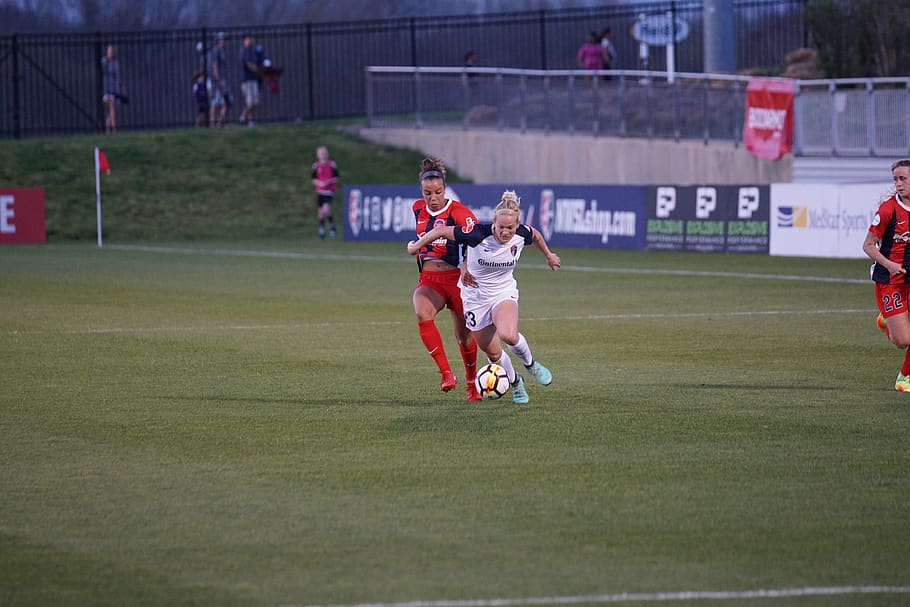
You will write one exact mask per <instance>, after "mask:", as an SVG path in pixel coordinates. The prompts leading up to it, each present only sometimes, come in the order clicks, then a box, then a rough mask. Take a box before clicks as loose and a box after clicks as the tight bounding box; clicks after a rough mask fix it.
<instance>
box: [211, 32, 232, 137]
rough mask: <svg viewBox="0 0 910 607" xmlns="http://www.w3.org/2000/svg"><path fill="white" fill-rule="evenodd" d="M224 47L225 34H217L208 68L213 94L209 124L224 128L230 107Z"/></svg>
mask: <svg viewBox="0 0 910 607" xmlns="http://www.w3.org/2000/svg"><path fill="white" fill-rule="evenodd" d="M224 45H225V41H224V32H218V33H217V34H215V41H214V44H213V45H212V52H211V53H210V55H209V58H208V66H207V69H208V72H209V81H208V87H209V90H210V92H211V107H210V109H209V111H210V115H209V124H211V125H212V126H224V121H225V118H226V117H227V110H228V105H229V103H228V99H229V97H230V93H229V92H228V83H227V57H226V56H225V54H224Z"/></svg>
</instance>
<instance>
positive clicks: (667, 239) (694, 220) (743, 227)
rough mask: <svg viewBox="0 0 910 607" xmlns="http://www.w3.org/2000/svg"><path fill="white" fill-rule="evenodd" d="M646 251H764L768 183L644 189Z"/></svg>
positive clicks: (766, 234) (768, 204)
mask: <svg viewBox="0 0 910 607" xmlns="http://www.w3.org/2000/svg"><path fill="white" fill-rule="evenodd" d="M645 191H646V194H645V196H646V200H647V202H646V208H647V215H648V221H647V233H646V236H645V242H646V245H647V248H648V249H654V250H661V249H663V250H671V251H714V252H724V253H767V252H768V236H769V234H768V218H769V209H770V199H769V196H770V194H769V192H770V188H769V186H767V185H762V186H756V185H742V186H735V185H705V186H658V187H653V186H650V187H647V188H645Z"/></svg>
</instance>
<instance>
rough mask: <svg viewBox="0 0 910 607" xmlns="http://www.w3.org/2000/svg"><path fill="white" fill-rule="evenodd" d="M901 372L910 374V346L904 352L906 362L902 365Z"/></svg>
mask: <svg viewBox="0 0 910 607" xmlns="http://www.w3.org/2000/svg"><path fill="white" fill-rule="evenodd" d="M901 374H902V375H910V348H908V349H907V351H906V352H905V353H904V364H902V365H901Z"/></svg>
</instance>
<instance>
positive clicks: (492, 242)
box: [455, 224, 534, 300]
mask: <svg viewBox="0 0 910 607" xmlns="http://www.w3.org/2000/svg"><path fill="white" fill-rule="evenodd" d="M455 242H458V243H464V244H466V245H468V255H467V264H468V272H470V273H471V274H472V275H473V276H474V278H475V279H476V280H477V288H476V289H474V288H471V287H463V288H462V296H463V298H465V299H467V298H468V297H470V298H472V299H479V300H495V299H497V298H498V296H500V295H502V294H503V293H508V292H511V291H514V290H515V289H517V288H518V283H516V281H515V278H514V277H513V276H512V272H513V270H515V265H516V264H517V263H518V258H519V257H521V250H522V249H523V248H524V247H525V246H526V245H530V244H533V242H534V239H533V234H532V232H531V230H530V228H528V227H527V226H525V225H524V224H521V225H519V226H518V229H517V230H515V234H514V235H513V236H512V238H510V239H509V242H507V243H505V244H503V243H501V242H499V241H498V240H496V237H495V236H493V226H492V225H490V224H477V225H474V226H472V227H469V226H465V227H463V228H462V227H456V228H455Z"/></svg>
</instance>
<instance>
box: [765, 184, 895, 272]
mask: <svg viewBox="0 0 910 607" xmlns="http://www.w3.org/2000/svg"><path fill="white" fill-rule="evenodd" d="M892 193H893V189H892V188H889V186H888V184H887V183H883V184H841V185H832V184H797V183H775V184H774V185H772V186H771V207H772V211H771V212H772V215H771V216H772V218H773V221H772V225H771V235H772V241H771V242H772V245H771V250H770V253H771V255H790V256H799V257H828V258H831V257H846V258H851V257H854V258H859V259H862V258H866V254H865V253H864V252H863V248H862V247H863V240H864V239H865V238H866V233H867V232H868V231H869V226H870V225H872V218H873V217H874V216H875V211H876V210H877V209H878V207H879V205H880V204H881V203H882V202H884V201H885V200H886V199H888V198H889V197H890V196H891V194H892Z"/></svg>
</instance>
